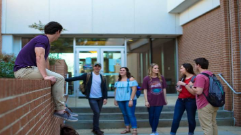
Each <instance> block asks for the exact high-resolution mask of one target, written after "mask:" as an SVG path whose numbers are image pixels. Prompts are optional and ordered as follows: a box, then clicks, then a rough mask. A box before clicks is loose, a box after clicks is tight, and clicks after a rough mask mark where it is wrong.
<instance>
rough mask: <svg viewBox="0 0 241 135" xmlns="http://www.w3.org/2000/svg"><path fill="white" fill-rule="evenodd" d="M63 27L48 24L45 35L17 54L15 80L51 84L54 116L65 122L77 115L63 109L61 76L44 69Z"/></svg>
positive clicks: (36, 38) (29, 43) (51, 23)
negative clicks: (54, 109)
mask: <svg viewBox="0 0 241 135" xmlns="http://www.w3.org/2000/svg"><path fill="white" fill-rule="evenodd" d="M62 30H63V27H62V26H61V25H60V24H59V23H58V22H49V23H48V24H47V25H46V26H45V27H44V33H45V35H39V36H36V37H35V38H33V39H32V40H31V41H29V42H28V43H27V44H26V45H25V46H24V47H23V48H22V50H21V51H20V52H19V54H18V56H17V58H16V61H15V65H14V76H15V78H24V79H44V80H50V81H51V84H52V95H53V99H54V102H55V108H56V111H55V112H54V116H56V117H59V118H62V119H65V120H67V121H78V119H77V118H75V117H73V116H77V114H75V113H73V112H71V111H70V110H69V109H68V108H66V107H65V102H64V82H65V79H64V77H63V76H62V75H60V74H58V73H55V72H52V71H50V70H48V69H46V65H47V58H48V55H49V50H50V43H51V42H53V41H56V40H57V39H58V38H59V36H60V33H61V31H62Z"/></svg>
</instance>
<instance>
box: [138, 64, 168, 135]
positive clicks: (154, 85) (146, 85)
mask: <svg viewBox="0 0 241 135" xmlns="http://www.w3.org/2000/svg"><path fill="white" fill-rule="evenodd" d="M166 86H167V85H166V81H165V78H164V77H163V76H161V74H160V72H159V66H158V65H157V64H155V63H152V64H151V65H150V67H149V72H148V76H146V77H145V78H144V79H143V84H142V88H143V89H144V96H145V106H146V107H148V112H149V123H150V125H151V128H152V133H151V134H150V135H158V133H157V132H156V129H157V126H158V123H159V117H160V114H161V111H162V108H163V105H167V98H166Z"/></svg>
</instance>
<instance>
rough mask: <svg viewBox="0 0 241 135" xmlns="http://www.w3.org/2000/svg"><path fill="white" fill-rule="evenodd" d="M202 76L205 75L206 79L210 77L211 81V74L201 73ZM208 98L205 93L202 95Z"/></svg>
mask: <svg viewBox="0 0 241 135" xmlns="http://www.w3.org/2000/svg"><path fill="white" fill-rule="evenodd" d="M201 74H202V75H205V76H206V77H208V79H209V76H210V75H209V74H207V73H201ZM202 94H203V95H204V96H205V97H206V98H207V96H206V95H205V93H204V91H203V93H202Z"/></svg>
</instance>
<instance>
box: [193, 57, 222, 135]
mask: <svg viewBox="0 0 241 135" xmlns="http://www.w3.org/2000/svg"><path fill="white" fill-rule="evenodd" d="M194 61H195V69H196V71H197V72H198V73H200V74H198V75H197V77H196V81H195V83H194V85H193V84H192V83H190V84H189V86H190V88H192V90H193V91H194V92H195V93H196V104H197V109H198V118H199V122H200V125H201V127H202V129H203V131H204V134H205V135H218V127H217V123H216V116H217V110H218V107H214V106H213V105H211V104H210V103H209V101H208V100H207V97H208V95H209V90H210V88H209V86H210V84H209V77H208V76H212V75H213V73H212V72H210V71H208V65H209V63H208V60H207V59H205V58H197V59H195V60H194Z"/></svg>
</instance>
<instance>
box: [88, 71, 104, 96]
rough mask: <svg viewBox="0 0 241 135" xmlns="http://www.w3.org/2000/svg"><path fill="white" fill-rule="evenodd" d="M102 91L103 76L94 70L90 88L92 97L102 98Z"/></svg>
mask: <svg viewBox="0 0 241 135" xmlns="http://www.w3.org/2000/svg"><path fill="white" fill-rule="evenodd" d="M101 97H102V92H101V76H100V74H99V75H96V74H95V73H94V72H92V84H91V89H90V98H101Z"/></svg>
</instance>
